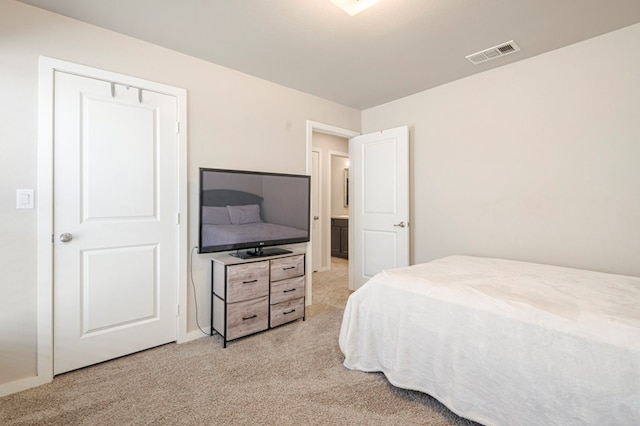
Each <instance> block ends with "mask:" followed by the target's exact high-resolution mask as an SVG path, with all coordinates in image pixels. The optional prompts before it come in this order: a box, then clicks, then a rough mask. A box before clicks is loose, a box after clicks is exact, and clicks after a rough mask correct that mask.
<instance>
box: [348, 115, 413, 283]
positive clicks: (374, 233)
mask: <svg viewBox="0 0 640 426" xmlns="http://www.w3.org/2000/svg"><path fill="white" fill-rule="evenodd" d="M349 157H350V159H351V166H350V168H349V173H350V175H349V177H350V179H349V182H350V187H351V188H350V196H351V199H352V200H353V203H352V204H350V217H351V222H350V223H349V226H350V228H351V230H350V241H349V288H350V289H352V290H356V289H358V288H359V287H360V286H362V285H363V284H364V283H365V282H367V281H368V280H369V278H371V277H372V276H373V275H375V274H377V273H378V272H380V271H382V270H383V269H389V268H396V267H401V266H408V265H409V241H410V240H409V129H408V128H407V127H406V126H403V127H398V128H395V129H389V130H384V131H381V132H375V133H370V134H366V135H361V136H356V137H354V138H352V139H350V140H349Z"/></svg>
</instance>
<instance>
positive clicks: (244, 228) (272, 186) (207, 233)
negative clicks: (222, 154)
mask: <svg viewBox="0 0 640 426" xmlns="http://www.w3.org/2000/svg"><path fill="white" fill-rule="evenodd" d="M310 181H311V178H310V177H309V176H305V175H294V174H280V173H263V172H252V171H241V170H224V169H207V168H201V169H200V235H199V244H198V247H199V250H198V252H199V253H211V252H219V251H231V250H236V251H237V252H236V253H232V255H236V256H239V257H244V258H246V257H252V256H266V255H273V254H280V253H286V252H287V251H286V250H284V249H279V248H271V249H267V250H264V249H263V247H269V246H276V245H282V244H293V243H302V242H307V241H309V238H310V231H309V225H310V217H309V216H310V200H311V199H310V188H311V185H310ZM247 248H248V249H251V250H248V251H240V250H241V249H247Z"/></svg>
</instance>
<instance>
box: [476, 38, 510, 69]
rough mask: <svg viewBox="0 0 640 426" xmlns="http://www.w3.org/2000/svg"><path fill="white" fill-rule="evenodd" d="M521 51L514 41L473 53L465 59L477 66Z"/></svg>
mask: <svg viewBox="0 0 640 426" xmlns="http://www.w3.org/2000/svg"><path fill="white" fill-rule="evenodd" d="M519 51H520V48H519V47H518V45H517V44H516V43H515V42H514V41H513V40H511V41H508V42H506V43H502V44H499V45H497V46H493V47H490V48H489V49H485V50H482V51H480V52H476V53H472V54H471V55H467V56H465V58H467V59H468V60H469V61H470V62H471V63H472V64H476V65H477V64H481V63H483V62H487V61H490V60H492V59H497V58H500V57H502V56H505V55H509V54H511V53H516V52H519Z"/></svg>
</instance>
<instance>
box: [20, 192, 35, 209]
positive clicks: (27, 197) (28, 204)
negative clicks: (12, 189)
mask: <svg viewBox="0 0 640 426" xmlns="http://www.w3.org/2000/svg"><path fill="white" fill-rule="evenodd" d="M33 204H34V203H33V189H16V208H17V209H32V208H33Z"/></svg>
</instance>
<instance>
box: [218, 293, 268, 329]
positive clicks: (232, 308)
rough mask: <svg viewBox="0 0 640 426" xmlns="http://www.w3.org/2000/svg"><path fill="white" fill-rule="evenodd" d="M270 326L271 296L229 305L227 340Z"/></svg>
mask: <svg viewBox="0 0 640 426" xmlns="http://www.w3.org/2000/svg"><path fill="white" fill-rule="evenodd" d="M267 328H269V297H268V296H264V297H261V298H258V299H253V300H248V301H246V302H237V303H229V304H228V305H227V335H226V336H225V339H226V340H232V339H236V338H238V337H242V336H246V335H248V334H252V333H256V332H258V331H262V330H266V329H267Z"/></svg>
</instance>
